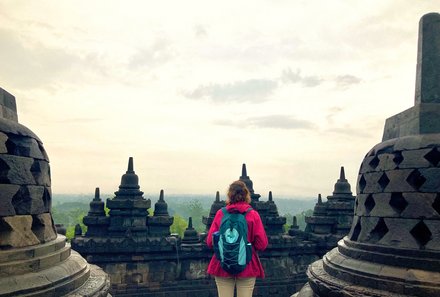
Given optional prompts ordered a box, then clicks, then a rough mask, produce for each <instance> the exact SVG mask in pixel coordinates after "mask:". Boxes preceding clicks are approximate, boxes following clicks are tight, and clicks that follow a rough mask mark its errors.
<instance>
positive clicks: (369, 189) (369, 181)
mask: <svg viewBox="0 0 440 297" xmlns="http://www.w3.org/2000/svg"><path fill="white" fill-rule="evenodd" d="M382 174H383V173H382V172H371V173H365V174H363V178H364V179H365V181H366V184H365V188H364V190H363V192H362V193H365V194H368V193H380V192H382V188H381V186H380V185H379V183H378V180H379V179H380V178H381V176H382Z"/></svg>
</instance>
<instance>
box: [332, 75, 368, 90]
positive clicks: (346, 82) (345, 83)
mask: <svg viewBox="0 0 440 297" xmlns="http://www.w3.org/2000/svg"><path fill="white" fill-rule="evenodd" d="M335 82H336V85H337V86H338V87H342V88H347V87H350V86H351V85H356V84H359V83H360V82H362V79H360V78H359V77H357V76H354V75H350V74H346V75H340V76H338V77H336V79H335Z"/></svg>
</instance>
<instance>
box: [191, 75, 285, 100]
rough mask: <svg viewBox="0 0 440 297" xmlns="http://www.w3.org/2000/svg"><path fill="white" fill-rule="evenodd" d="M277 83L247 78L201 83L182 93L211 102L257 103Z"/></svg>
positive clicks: (267, 94) (269, 92) (268, 94)
mask: <svg viewBox="0 0 440 297" xmlns="http://www.w3.org/2000/svg"><path fill="white" fill-rule="evenodd" d="M277 86H278V83H277V81H275V80H269V79H249V80H244V81H235V82H232V83H227V84H209V85H201V86H199V87H197V88H196V89H194V90H193V91H190V92H184V93H183V95H184V96H185V97H187V98H189V99H206V100H211V101H213V102H232V101H234V102H251V103H258V102H263V101H266V100H267V99H268V97H269V96H270V95H271V94H272V93H273V91H274V90H275V89H276V88H277Z"/></svg>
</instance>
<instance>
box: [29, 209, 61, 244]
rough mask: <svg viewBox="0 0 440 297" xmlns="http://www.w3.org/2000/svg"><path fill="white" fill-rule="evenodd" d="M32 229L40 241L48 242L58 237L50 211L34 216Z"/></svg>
mask: <svg viewBox="0 0 440 297" xmlns="http://www.w3.org/2000/svg"><path fill="white" fill-rule="evenodd" d="M33 219H34V221H33V223H32V231H33V232H34V234H35V235H36V236H37V238H38V239H39V240H40V242H48V241H50V240H53V239H55V238H56V237H57V233H56V231H55V226H54V225H53V221H52V216H51V214H50V213H43V214H38V215H34V216H33Z"/></svg>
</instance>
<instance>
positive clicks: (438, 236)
mask: <svg viewBox="0 0 440 297" xmlns="http://www.w3.org/2000/svg"><path fill="white" fill-rule="evenodd" d="M424 222H425V224H426V226H427V227H428V229H429V231H430V232H431V239H430V240H429V241H428V243H427V244H426V245H425V249H427V250H435V251H440V221H439V220H424ZM437 275H440V274H439V273H437ZM439 283H440V282H439Z"/></svg>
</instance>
